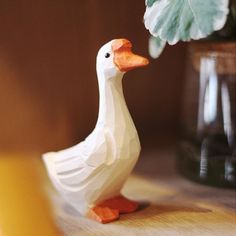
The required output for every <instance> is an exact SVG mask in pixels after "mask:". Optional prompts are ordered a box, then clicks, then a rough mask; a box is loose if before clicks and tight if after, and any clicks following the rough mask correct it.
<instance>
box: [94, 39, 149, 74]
mask: <svg viewBox="0 0 236 236" xmlns="http://www.w3.org/2000/svg"><path fill="white" fill-rule="evenodd" d="M131 49H132V44H131V42H130V41H129V40H127V39H114V40H112V41H110V42H109V43H107V44H105V45H104V46H103V47H102V48H101V49H100V50H99V52H98V55H97V72H98V75H100V76H101V75H102V77H104V76H105V78H106V79H109V78H114V77H116V76H119V75H120V76H122V75H123V74H124V73H125V72H127V71H129V70H132V69H135V68H138V67H142V66H146V65H147V64H148V63H149V61H148V59H146V58H144V57H142V56H139V55H136V54H134V53H133V52H132V51H131Z"/></svg>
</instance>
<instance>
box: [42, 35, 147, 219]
mask: <svg viewBox="0 0 236 236" xmlns="http://www.w3.org/2000/svg"><path fill="white" fill-rule="evenodd" d="M131 47H132V44H131V42H130V41H128V40H127V39H115V40H112V41H110V42H109V43H107V44H105V45H104V46H103V47H102V48H101V49H100V50H99V52H98V55H97V64H96V67H97V77H98V84H99V115H98V120H97V123H96V126H95V128H94V130H93V131H92V133H91V134H90V135H89V136H88V137H87V138H86V139H85V140H84V141H82V142H80V143H79V144H77V145H75V146H73V147H71V148H68V149H65V150H62V151H59V152H50V153H46V154H44V155H43V160H44V162H45V165H46V168H47V171H48V174H49V177H50V179H51V181H52V183H53V185H54V186H55V188H56V189H57V190H58V191H59V192H60V193H61V194H62V196H63V197H64V199H65V200H66V202H68V203H69V204H70V205H72V206H73V207H74V208H75V209H76V210H77V211H79V212H80V213H81V214H82V215H85V216H88V217H89V218H93V219H95V220H97V221H99V222H101V223H108V222H111V221H114V220H116V219H118V218H119V214H120V213H129V212H133V211H135V210H136V209H137V207H138V203H136V202H134V201H131V200H129V199H127V198H125V197H124V196H122V195H121V194H120V191H121V188H122V186H123V184H124V182H125V181H126V179H127V177H128V175H129V174H130V172H131V171H132V169H133V167H134V165H135V163H136V162H137V159H138V157H139V153H140V150H141V148H140V142H139V137H138V134H137V130H136V128H135V126H134V123H133V120H132V118H131V116H130V113H129V111H128V108H127V106H126V102H125V99H124V95H123V89H122V78H123V76H124V74H125V72H127V71H129V70H131V69H134V68H137V67H141V66H145V65H147V64H148V60H147V59H146V58H144V57H141V56H138V55H135V54H133V53H132V52H131Z"/></svg>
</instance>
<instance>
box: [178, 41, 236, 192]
mask: <svg viewBox="0 0 236 236" xmlns="http://www.w3.org/2000/svg"><path fill="white" fill-rule="evenodd" d="M187 58H188V60H187V67H186V69H187V70H186V81H185V88H184V94H183V107H182V113H181V130H182V134H181V141H180V143H179V145H178V155H177V156H178V162H177V163H178V169H179V171H180V172H181V173H182V174H183V175H184V176H186V177H188V178H190V179H192V180H195V181H198V182H200V183H203V184H208V185H213V186H220V187H231V188H235V187H236V142H235V139H236V43H234V42H228V43H210V42H194V43H191V44H190V46H189V49H188V56H187Z"/></svg>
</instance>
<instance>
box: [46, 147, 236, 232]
mask: <svg viewBox="0 0 236 236" xmlns="http://www.w3.org/2000/svg"><path fill="white" fill-rule="evenodd" d="M173 154H174V153H173V151H166V150H164V151H160V150H158V151H157V150H153V151H148V152H147V151H146V152H145V153H144V154H143V156H142V159H141V160H140V162H139V164H138V166H137V168H136V174H133V175H132V176H131V177H130V178H129V179H128V181H127V183H126V185H125V188H124V189H123V193H124V194H125V195H126V196H128V197H129V198H131V199H134V200H137V201H139V202H140V203H141V209H140V210H139V211H137V212H135V213H132V214H126V215H122V216H121V217H120V219H119V221H117V222H114V223H110V224H106V225H102V224H99V223H97V222H93V221H91V220H88V219H86V218H83V217H80V216H79V215H78V213H77V212H76V211H75V210H74V209H72V208H71V207H70V206H68V205H67V204H65V203H64V201H63V200H62V199H61V198H60V197H59V196H58V195H57V194H56V193H55V192H54V191H52V190H51V191H50V192H51V197H52V199H53V203H54V206H55V212H56V215H57V223H58V225H59V227H60V228H61V229H62V230H63V231H64V233H65V235H68V236H90V235H91V236H92V235H99V236H100V235H104V236H105V235H107V236H108V235H114V236H121V235H122V236H123V235H127V236H129V235H130V236H131V235H135V236H139V235H140V236H141V235H145V236H146V235H147V236H149V235H150V236H153V235H157V236H158V235H160V236H169V235H171V236H172V235H187V236H188V235H189V236H198V235H202V236H208V235H221V236H222V235H227V236H231V235H232V236H233V235H235V234H236V198H235V191H233V190H222V189H217V188H211V187H207V186H202V185H198V184H195V183H192V182H190V181H188V180H186V179H183V178H181V177H180V176H179V175H178V174H177V173H176V172H175V170H174V168H173V167H174V158H173V157H174V155H173ZM147 170H149V171H148V172H147ZM153 173H154V174H153Z"/></svg>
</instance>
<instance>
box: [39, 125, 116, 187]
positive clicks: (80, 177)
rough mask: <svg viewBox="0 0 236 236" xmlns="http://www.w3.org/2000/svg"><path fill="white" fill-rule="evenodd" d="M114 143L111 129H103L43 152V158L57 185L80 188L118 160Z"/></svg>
mask: <svg viewBox="0 0 236 236" xmlns="http://www.w3.org/2000/svg"><path fill="white" fill-rule="evenodd" d="M115 147H116V146H115V143H114V139H113V136H112V135H111V133H110V132H109V130H104V129H100V130H95V131H93V132H92V133H91V134H90V135H89V136H88V137H87V139H85V141H83V142H81V143H79V144H78V145H76V146H73V147H71V148H69V149H65V150H62V151H59V152H53V153H46V154H44V156H43V159H44V162H45V164H46V167H47V170H48V172H49V176H50V177H51V179H52V181H53V183H54V184H55V185H56V188H60V189H61V188H62V189H63V190H67V191H68V190H69V191H78V190H79V189H81V188H84V187H85V186H86V185H87V184H88V183H89V182H90V181H91V180H92V179H94V177H96V176H97V175H100V174H102V171H103V169H105V168H107V167H108V166H109V165H111V164H112V163H113V162H114V161H115V156H116V150H115Z"/></svg>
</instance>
